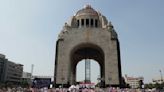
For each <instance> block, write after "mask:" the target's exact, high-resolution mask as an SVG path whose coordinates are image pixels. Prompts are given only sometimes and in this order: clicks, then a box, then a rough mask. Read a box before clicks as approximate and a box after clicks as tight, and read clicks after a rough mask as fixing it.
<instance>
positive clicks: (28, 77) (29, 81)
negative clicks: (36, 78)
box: [21, 72, 32, 84]
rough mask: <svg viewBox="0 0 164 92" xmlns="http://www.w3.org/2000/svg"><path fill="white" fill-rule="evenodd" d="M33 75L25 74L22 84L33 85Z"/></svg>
mask: <svg viewBox="0 0 164 92" xmlns="http://www.w3.org/2000/svg"><path fill="white" fill-rule="evenodd" d="M31 78H32V75H31V73H29V72H23V74H22V80H21V82H27V84H31Z"/></svg>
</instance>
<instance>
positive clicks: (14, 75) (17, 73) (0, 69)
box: [0, 54, 23, 84]
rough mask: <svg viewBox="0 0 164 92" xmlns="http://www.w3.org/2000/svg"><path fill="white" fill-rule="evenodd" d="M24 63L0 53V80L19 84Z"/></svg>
mask: <svg viewBox="0 0 164 92" xmlns="http://www.w3.org/2000/svg"><path fill="white" fill-rule="evenodd" d="M22 73H23V65H22V64H17V63H14V62H12V61H9V60H8V59H7V58H6V57H5V55H3V54H0V82H1V83H13V84H18V83H20V80H21V78H22Z"/></svg>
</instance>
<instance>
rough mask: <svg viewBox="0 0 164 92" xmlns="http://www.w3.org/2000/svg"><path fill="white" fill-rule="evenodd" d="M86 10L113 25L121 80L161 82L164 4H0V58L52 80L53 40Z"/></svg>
mask: <svg viewBox="0 0 164 92" xmlns="http://www.w3.org/2000/svg"><path fill="white" fill-rule="evenodd" d="M86 4H90V5H92V7H93V8H94V9H96V10H97V11H100V12H101V13H102V14H103V15H105V16H106V18H107V19H108V20H109V21H111V22H112V24H113V25H114V27H115V29H116V31H117V33H118V36H119V40H120V47H121V61H122V62H121V63H122V73H123V75H124V74H128V75H129V76H143V77H144V78H145V82H149V81H151V79H152V78H154V77H159V76H160V74H159V70H160V69H161V70H162V73H163V74H164V41H163V40H164V36H163V35H164V17H163V16H164V11H163V9H164V1H163V0H106V1H105V0H88V1H87V0H81V1H80V0H69V1H66V0H58V1H57V0H1V1H0V53H2V54H5V55H6V57H7V58H8V59H9V60H11V61H14V62H16V63H21V64H23V65H24V71H27V72H30V71H31V64H34V74H35V75H53V70H54V59H55V44H56V40H57V36H58V34H59V33H60V30H61V29H62V26H63V25H64V23H65V22H67V21H68V20H69V18H70V17H71V16H72V15H74V14H75V13H76V12H77V11H78V10H79V9H81V8H83V6H84V5H86ZM79 67H80V66H79ZM82 67H83V64H82V63H81V68H82ZM95 67H97V65H96V63H95V62H93V64H92V68H93V69H97V68H95ZM93 69H92V70H93ZM93 76H96V77H97V75H96V72H95V75H94V73H93V74H92V77H93ZM95 80H96V79H95Z"/></svg>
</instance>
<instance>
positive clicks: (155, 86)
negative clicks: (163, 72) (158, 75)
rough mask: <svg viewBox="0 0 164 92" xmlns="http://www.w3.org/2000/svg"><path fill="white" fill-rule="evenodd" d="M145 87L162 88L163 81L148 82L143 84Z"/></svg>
mask: <svg viewBox="0 0 164 92" xmlns="http://www.w3.org/2000/svg"><path fill="white" fill-rule="evenodd" d="M145 88H149V89H152V88H156V89H164V82H163V83H160V84H159V83H157V82H156V83H155V84H152V83H149V84H145Z"/></svg>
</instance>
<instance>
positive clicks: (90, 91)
mask: <svg viewBox="0 0 164 92" xmlns="http://www.w3.org/2000/svg"><path fill="white" fill-rule="evenodd" d="M0 92H164V90H163V91H162V90H157V89H130V88H114V87H109V88H98V87H96V88H76V87H74V88H73V87H70V88H49V89H48V88H47V87H44V88H39V89H38V88H21V87H18V88H9V87H8V88H1V89H0Z"/></svg>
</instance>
